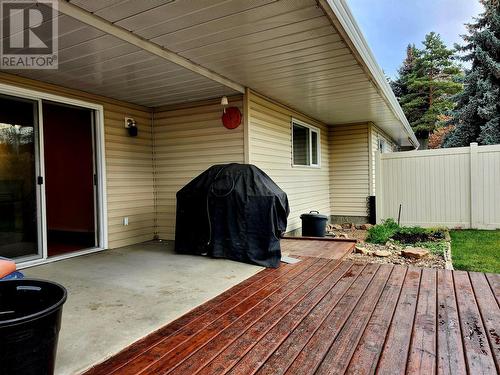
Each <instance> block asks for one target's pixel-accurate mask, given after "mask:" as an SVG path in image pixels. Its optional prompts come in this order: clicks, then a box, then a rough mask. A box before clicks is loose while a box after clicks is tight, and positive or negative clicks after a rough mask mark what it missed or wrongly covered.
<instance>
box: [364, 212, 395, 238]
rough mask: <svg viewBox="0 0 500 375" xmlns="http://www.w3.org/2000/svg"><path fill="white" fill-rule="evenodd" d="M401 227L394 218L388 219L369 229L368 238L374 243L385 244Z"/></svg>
mask: <svg viewBox="0 0 500 375" xmlns="http://www.w3.org/2000/svg"><path fill="white" fill-rule="evenodd" d="M399 228H400V226H399V225H398V223H396V222H395V221H394V219H390V218H389V219H386V220H384V222H383V223H382V224H378V225H375V226H373V227H371V228H370V229H369V230H368V237H367V238H366V240H367V241H368V242H372V243H379V244H384V243H386V242H387V241H388V240H389V238H391V237H392V236H393V235H394V234H395V233H396V232H397V230H398V229H399Z"/></svg>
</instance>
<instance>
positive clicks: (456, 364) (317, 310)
mask: <svg viewBox="0 0 500 375" xmlns="http://www.w3.org/2000/svg"><path fill="white" fill-rule="evenodd" d="M296 242H299V241H296ZM300 242H301V243H303V244H304V248H307V249H311V248H313V247H314V246H315V245H314V244H315V243H316V242H314V244H311V242H309V241H308V240H301V241H300ZM325 242H327V241H325ZM293 246H294V248H295V249H296V251H300V247H298V245H297V244H296V243H295V242H294V244H293ZM321 251H323V250H321V249H320V250H318V254H319V253H321ZM319 255H321V254H319ZM330 255H331V254H330ZM327 258H328V259H323V258H322V257H321V256H319V257H316V258H303V261H301V262H299V263H297V264H295V265H283V266H282V267H281V268H280V269H272V270H264V271H262V272H261V273H259V274H257V275H255V276H253V277H251V278H249V279H248V280H246V281H244V282H243V283H241V284H239V285H237V286H235V287H233V288H232V289H230V290H228V291H227V292H225V293H223V294H221V295H220V296H218V297H216V298H214V299H213V300H211V301H209V302H207V303H206V304H203V305H201V306H199V307H197V308H195V309H194V310H192V311H191V312H190V313H188V314H186V315H185V316H183V317H181V318H179V319H177V320H176V321H174V322H172V323H171V324H169V325H166V326H165V327H163V328H161V329H160V330H158V331H156V332H154V333H152V334H151V335H149V336H147V337H145V338H144V339H141V340H139V341H138V342H137V343H136V344H134V345H132V346H130V347H128V348H126V349H125V350H124V351H122V352H121V353H118V354H117V355H115V356H113V357H112V358H110V359H108V360H106V361H105V362H103V363H101V364H99V365H97V366H95V367H94V368H93V369H91V370H90V371H88V372H87V374H112V373H113V372H114V373H115V374H152V373H154V374H167V373H168V374H187V373H189V374H226V373H230V374H245V375H247V374H254V373H259V374H280V373H285V372H286V373H289V374H291V373H295V374H309V373H311V374H312V373H314V372H317V373H318V374H322V373H325V374H327V373H339V374H340V373H348V374H374V373H375V372H377V373H381V374H383V373H390V374H394V373H405V372H406V373H410V374H413V373H437V374H466V373H468V374H476V373H482V374H496V373H497V371H498V365H499V354H500V347H499V344H500V340H499V339H498V336H497V335H496V333H497V331H500V328H499V327H500V321H499V320H500V309H499V306H498V292H499V291H500V283H499V281H500V278H499V277H498V275H492V274H487V275H485V274H480V273H467V272H462V271H456V272H453V271H445V270H428V269H424V270H420V269H416V268H406V267H401V266H389V265H382V266H379V265H365V264H363V265H360V264H353V263H350V262H346V261H342V260H339V259H331V257H330V256H329V257H327ZM341 258H342V256H341ZM341 258H340V259H341Z"/></svg>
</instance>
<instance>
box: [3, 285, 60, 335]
mask: <svg viewBox="0 0 500 375" xmlns="http://www.w3.org/2000/svg"><path fill="white" fill-rule="evenodd" d="M30 281H35V282H37V283H44V284H52V285H55V286H57V287H58V288H60V289H61V290H62V292H63V295H62V297H61V298H60V299H59V301H57V302H56V303H54V304H53V305H51V306H49V307H47V308H46V309H44V310H41V311H38V312H36V313H34V314H30V315H26V316H23V317H21V318H16V319H10V320H0V328H4V327H11V326H15V325H19V324H24V323H28V322H31V321H34V320H37V319H40V318H43V317H45V316H47V315H50V314H52V313H53V312H54V311H57V310H58V309H59V308H61V307H62V305H63V304H64V302H66V299H67V298H68V292H67V290H66V288H65V287H63V286H62V285H61V284H59V283H56V282H54V281H48V280H41V279H14V280H3V281H0V285H1V284H2V283H10V284H21V285H22V283H25V282H30Z"/></svg>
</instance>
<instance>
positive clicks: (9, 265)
mask: <svg viewBox="0 0 500 375" xmlns="http://www.w3.org/2000/svg"><path fill="white" fill-rule="evenodd" d="M15 271H16V263H14V262H12V261H11V260H3V259H0V279H1V278H2V277H5V276H7V275H9V274H11V273H12V272H15Z"/></svg>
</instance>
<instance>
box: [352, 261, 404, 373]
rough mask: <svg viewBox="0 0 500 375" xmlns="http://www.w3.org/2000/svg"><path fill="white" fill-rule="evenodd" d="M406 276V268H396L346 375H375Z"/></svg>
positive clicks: (356, 348)
mask: <svg viewBox="0 0 500 375" xmlns="http://www.w3.org/2000/svg"><path fill="white" fill-rule="evenodd" d="M405 276H406V268H404V267H394V269H393V272H392V274H391V277H390V278H389V280H388V281H387V283H386V285H385V287H384V291H383V293H382V295H381V297H380V299H379V300H378V303H377V306H376V307H375V310H374V311H373V314H372V315H371V317H370V321H369V322H368V325H367V326H366V328H365V330H364V332H363V335H362V336H361V339H360V340H359V343H358V345H357V347H355V351H354V354H353V355H352V357H351V359H350V361H349V363H346V365H348V367H347V370H346V374H356V375H361V374H373V373H374V372H375V369H376V367H377V363H378V360H379V358H380V354H381V353H382V349H383V346H384V340H385V337H386V336H387V331H388V330H389V326H390V325H391V320H392V316H393V315H394V310H395V309H396V304H397V302H398V298H399V294H400V292H401V288H402V286H403V282H404V279H405Z"/></svg>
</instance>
